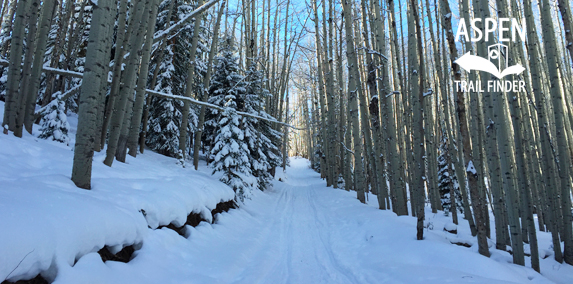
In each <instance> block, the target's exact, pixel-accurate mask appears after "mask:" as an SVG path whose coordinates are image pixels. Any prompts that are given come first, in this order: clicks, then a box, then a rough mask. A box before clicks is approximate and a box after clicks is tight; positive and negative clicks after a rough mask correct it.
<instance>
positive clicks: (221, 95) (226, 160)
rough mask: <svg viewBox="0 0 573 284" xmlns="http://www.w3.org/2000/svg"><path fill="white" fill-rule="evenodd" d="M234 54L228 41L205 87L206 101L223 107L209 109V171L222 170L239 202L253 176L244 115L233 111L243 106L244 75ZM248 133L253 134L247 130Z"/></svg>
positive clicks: (248, 191)
mask: <svg viewBox="0 0 573 284" xmlns="http://www.w3.org/2000/svg"><path fill="white" fill-rule="evenodd" d="M238 71H239V66H238V64H237V57H236V56H235V55H234V54H233V47H232V45H231V41H230V40H228V41H227V43H226V45H225V46H224V47H223V49H222V56H220V57H219V58H218V63H217V67H216V68H215V72H214V74H213V79H212V82H211V85H210V88H209V94H210V99H209V102H210V103H212V104H215V105H219V106H221V105H222V107H223V108H224V110H223V111H222V112H221V111H213V110H212V111H211V112H210V115H211V117H210V119H209V120H208V125H210V127H211V129H212V132H211V133H212V134H213V138H212V140H213V142H212V143H213V144H212V145H213V147H212V148H211V150H210V156H211V158H212V160H213V164H212V167H213V174H214V173H216V172H222V173H223V176H222V177H221V178H220V180H221V181H222V182H224V183H225V184H227V185H229V186H230V187H232V188H233V190H234V191H235V196H236V200H239V201H241V202H243V201H244V200H245V199H246V198H249V197H250V196H251V193H252V190H253V188H255V187H256V183H257V179H256V178H254V177H253V174H252V171H251V163H250V162H251V158H250V155H251V154H250V151H249V145H248V141H247V138H246V136H245V133H246V131H245V128H244V127H245V125H244V118H242V117H241V116H239V115H238V114H237V110H238V109H243V108H244V106H245V100H244V99H245V97H246V96H245V94H246V82H245V77H244V76H242V75H240V74H239V73H238ZM249 135H253V133H252V132H249Z"/></svg>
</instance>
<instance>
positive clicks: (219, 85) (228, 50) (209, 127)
mask: <svg viewBox="0 0 573 284" xmlns="http://www.w3.org/2000/svg"><path fill="white" fill-rule="evenodd" d="M219 45H220V46H221V47H220V48H219V51H220V54H219V55H218V56H217V57H216V58H215V62H216V65H215V68H214V70H213V75H212V78H211V83H210V84H209V90H208V92H207V96H209V99H208V100H207V102H208V103H210V104H213V105H217V106H220V107H223V106H224V105H225V103H226V100H225V96H226V92H227V90H229V89H231V88H232V87H233V86H235V85H236V84H238V85H237V87H241V88H243V89H244V88H245V80H244V76H241V75H239V66H238V65H237V63H236V62H237V58H236V56H234V55H233V54H234V52H235V49H234V46H233V42H232V39H231V38H230V36H227V37H226V38H225V39H222V40H221V42H220V43H219ZM229 76H230V77H229ZM242 97H243V96H240V97H239V99H242ZM240 105H241V107H242V106H243V103H242V102H241V103H240ZM220 115H221V112H220V111H219V110H216V109H212V108H208V109H207V110H206V112H205V124H204V131H203V145H206V146H207V148H209V149H210V148H212V147H213V145H214V139H215V136H216V131H218V128H219V124H218V123H219V116H220ZM207 161H208V162H211V161H212V157H210V156H207Z"/></svg>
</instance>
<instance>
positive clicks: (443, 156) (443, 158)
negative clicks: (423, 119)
mask: <svg viewBox="0 0 573 284" xmlns="http://www.w3.org/2000/svg"><path fill="white" fill-rule="evenodd" d="M446 139H447V138H446V137H445V136H443V138H442V141H441V143H440V149H439V151H440V155H439V156H438V189H439V192H440V200H441V202H442V207H443V208H444V212H445V214H446V215H449V213H450V210H451V204H452V201H451V196H450V195H451V194H450V192H451V191H450V189H451V187H452V186H453V187H454V192H455V193H456V194H455V195H456V198H455V199H456V209H457V210H458V211H459V212H462V213H463V210H464V207H463V203H462V196H461V193H460V186H459V183H458V180H457V178H456V175H452V176H450V173H449V168H448V159H447V155H449V153H448V145H447V141H446Z"/></svg>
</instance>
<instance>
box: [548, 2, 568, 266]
mask: <svg viewBox="0 0 573 284" xmlns="http://www.w3.org/2000/svg"><path fill="white" fill-rule="evenodd" d="M550 9H551V6H550V4H549V1H548V0H543V7H542V9H541V26H542V30H543V36H544V43H545V55H546V58H547V64H548V69H549V78H550V82H551V85H550V86H551V89H550V93H551V98H552V100H553V110H554V117H555V129H556V135H555V140H556V142H557V143H556V144H557V152H558V153H557V154H558V164H557V167H558V172H559V179H560V181H561V187H560V192H559V194H560V195H561V204H560V205H561V214H563V215H562V216H563V235H562V236H561V237H562V239H563V241H564V243H565V244H564V252H563V259H564V260H565V262H566V263H568V264H571V265H573V225H572V224H571V222H572V216H571V198H570V196H571V180H570V167H571V156H570V152H569V149H568V147H569V146H568V142H567V135H566V133H565V123H564V120H565V119H566V117H565V115H566V113H565V112H564V100H563V99H564V98H563V93H562V89H561V87H560V86H561V81H560V78H559V67H560V66H559V58H558V57H557V55H556V54H555V53H556V52H557V48H558V47H557V44H556V43H557V41H556V39H555V30H554V28H553V22H552V18H551V11H550Z"/></svg>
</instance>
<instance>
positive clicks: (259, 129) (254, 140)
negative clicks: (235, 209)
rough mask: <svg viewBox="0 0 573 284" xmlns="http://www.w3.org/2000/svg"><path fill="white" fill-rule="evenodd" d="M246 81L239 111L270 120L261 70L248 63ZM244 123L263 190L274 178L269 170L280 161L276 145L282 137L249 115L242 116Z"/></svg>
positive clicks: (268, 124)
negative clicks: (265, 105)
mask: <svg viewBox="0 0 573 284" xmlns="http://www.w3.org/2000/svg"><path fill="white" fill-rule="evenodd" d="M246 81H247V82H246V85H247V86H246V93H245V99H244V108H243V109H242V110H241V111H244V112H247V113H251V114H254V115H257V116H260V117H265V118H269V119H272V117H271V115H269V114H268V113H266V112H265V110H264V108H263V103H264V100H265V98H267V97H269V96H270V93H269V91H268V90H266V89H265V88H264V77H263V74H262V72H261V71H258V70H256V68H255V66H254V65H253V66H251V67H250V68H249V70H248V71H247V74H246ZM243 125H244V129H245V138H246V140H247V144H248V145H249V151H250V156H249V157H250V163H251V171H252V173H253V175H254V176H255V177H256V178H257V183H258V188H259V189H260V190H264V189H265V188H266V187H267V186H268V185H269V184H270V181H271V180H272V178H273V177H272V176H271V174H270V172H269V170H270V169H272V168H274V167H277V166H278V165H279V164H280V162H281V160H282V159H281V152H280V150H279V147H278V146H277V144H276V142H279V141H280V140H281V139H280V138H281V136H282V133H280V132H278V131H276V130H274V129H273V128H272V127H271V126H270V123H269V122H268V121H263V120H259V119H256V118H252V117H243Z"/></svg>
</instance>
